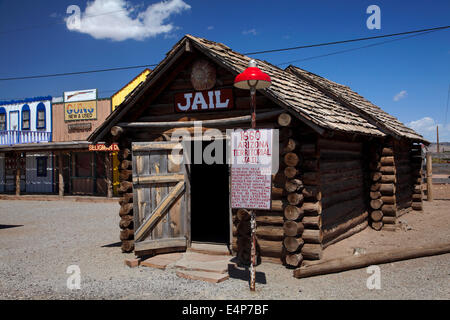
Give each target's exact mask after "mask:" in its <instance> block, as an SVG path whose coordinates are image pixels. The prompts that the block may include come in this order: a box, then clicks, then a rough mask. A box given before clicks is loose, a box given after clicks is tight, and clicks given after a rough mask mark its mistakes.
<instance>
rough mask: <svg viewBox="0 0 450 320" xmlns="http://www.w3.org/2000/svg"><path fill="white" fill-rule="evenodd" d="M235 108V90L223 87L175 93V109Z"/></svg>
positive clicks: (177, 110)
mask: <svg viewBox="0 0 450 320" xmlns="http://www.w3.org/2000/svg"><path fill="white" fill-rule="evenodd" d="M232 108H233V90H231V89H221V90H210V91H197V92H187V93H176V94H175V111H176V112H191V111H194V112H195V111H208V110H209V111H214V110H228V109H232Z"/></svg>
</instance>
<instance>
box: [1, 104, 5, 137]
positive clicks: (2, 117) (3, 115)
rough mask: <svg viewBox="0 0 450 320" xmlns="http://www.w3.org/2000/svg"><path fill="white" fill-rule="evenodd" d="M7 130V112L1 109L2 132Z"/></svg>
mask: <svg viewBox="0 0 450 320" xmlns="http://www.w3.org/2000/svg"><path fill="white" fill-rule="evenodd" d="M5 130H6V110H5V108H0V131H5Z"/></svg>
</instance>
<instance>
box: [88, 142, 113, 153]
mask: <svg viewBox="0 0 450 320" xmlns="http://www.w3.org/2000/svg"><path fill="white" fill-rule="evenodd" d="M89 151H119V146H118V145H117V143H113V144H112V145H110V146H109V147H107V146H105V144H104V143H97V144H90V145H89Z"/></svg>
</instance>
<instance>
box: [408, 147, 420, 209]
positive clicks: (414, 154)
mask: <svg viewBox="0 0 450 320" xmlns="http://www.w3.org/2000/svg"><path fill="white" fill-rule="evenodd" d="M410 159H411V178H412V180H413V194H412V204H411V207H412V209H413V210H419V211H421V210H423V190H422V174H423V172H422V171H423V170H422V150H421V146H420V144H413V145H412V146H411V151H410Z"/></svg>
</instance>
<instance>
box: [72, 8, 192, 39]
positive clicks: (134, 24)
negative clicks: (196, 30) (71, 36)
mask: <svg viewBox="0 0 450 320" xmlns="http://www.w3.org/2000/svg"><path fill="white" fill-rule="evenodd" d="M141 8H142V6H141V5H137V6H133V5H131V4H130V3H129V2H127V1H125V0H94V1H92V2H88V3H87V6H86V9H85V10H84V12H81V15H80V20H79V22H80V23H79V24H78V27H73V24H72V23H71V21H70V19H71V16H70V15H69V17H66V19H65V21H66V26H67V29H69V30H70V31H76V32H81V33H86V34H89V35H91V36H92V37H94V38H95V39H111V40H114V41H124V40H127V39H134V40H144V39H146V38H149V37H155V36H157V35H160V34H165V35H167V34H168V33H170V32H172V31H174V30H176V29H177V27H176V26H174V25H173V24H172V23H169V22H168V21H167V20H168V19H169V18H170V16H172V15H174V14H179V13H181V12H183V11H185V10H188V9H190V8H191V6H190V5H188V4H187V3H185V2H184V1H183V0H168V1H161V2H158V3H154V4H152V5H149V6H148V7H147V8H146V9H141ZM72 19H73V18H72ZM72 22H73V20H72Z"/></svg>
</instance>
